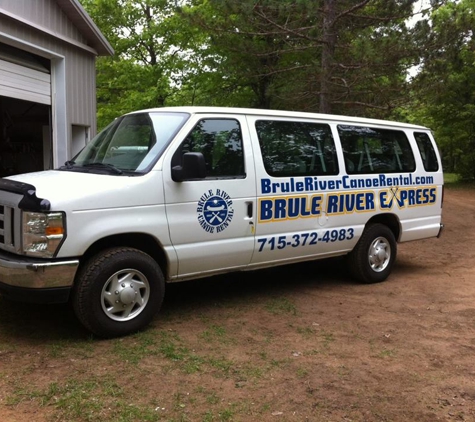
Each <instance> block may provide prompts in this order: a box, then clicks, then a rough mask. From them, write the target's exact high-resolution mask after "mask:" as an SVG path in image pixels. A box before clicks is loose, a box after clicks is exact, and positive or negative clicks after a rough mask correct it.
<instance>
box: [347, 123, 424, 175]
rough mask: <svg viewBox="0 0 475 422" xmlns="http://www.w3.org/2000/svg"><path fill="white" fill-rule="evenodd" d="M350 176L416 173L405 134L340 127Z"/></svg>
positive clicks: (374, 129)
mask: <svg viewBox="0 0 475 422" xmlns="http://www.w3.org/2000/svg"><path fill="white" fill-rule="evenodd" d="M338 134H339V135H340V139H341V145H342V148H343V156H344V158H345V168H346V172H347V174H377V173H405V172H413V171H414V170H415V168H416V165H415V161H414V155H413V153H412V149H411V146H410V144H409V140H408V139H407V136H406V134H405V133H404V132H403V131H399V130H391V129H379V128H370V127H362V126H345V125H339V126H338Z"/></svg>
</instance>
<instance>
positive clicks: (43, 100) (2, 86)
mask: <svg viewBox="0 0 475 422" xmlns="http://www.w3.org/2000/svg"><path fill="white" fill-rule="evenodd" d="M47 65H48V63H47V61H46V60H45V59H41V58H38V57H37V56H34V55H32V54H29V53H27V52H24V51H21V50H19V49H16V48H13V47H10V46H7V45H5V44H1V43H0V96H3V97H9V98H17V99H19V100H24V101H30V102H32V103H38V104H47V105H51V75H50V70H49V68H48V67H47Z"/></svg>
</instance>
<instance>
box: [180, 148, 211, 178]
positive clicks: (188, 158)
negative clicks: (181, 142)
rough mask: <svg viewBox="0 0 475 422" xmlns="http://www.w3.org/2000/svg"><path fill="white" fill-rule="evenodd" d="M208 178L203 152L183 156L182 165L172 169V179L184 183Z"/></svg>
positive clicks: (188, 153)
mask: <svg viewBox="0 0 475 422" xmlns="http://www.w3.org/2000/svg"><path fill="white" fill-rule="evenodd" d="M205 177H206V163H205V158H204V156H203V154H202V153H201V152H187V153H185V154H183V157H182V165H181V166H175V167H173V168H172V179H173V180H174V181H175V182H183V181H184V180H191V179H204V178H205Z"/></svg>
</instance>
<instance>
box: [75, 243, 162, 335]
mask: <svg viewBox="0 0 475 422" xmlns="http://www.w3.org/2000/svg"><path fill="white" fill-rule="evenodd" d="M164 292H165V281H164V277H163V273H162V271H161V269H160V267H159V266H158V264H157V263H156V262H155V260H154V259H153V258H152V257H150V256H149V255H147V254H145V253H144V252H142V251H139V250H137V249H132V248H113V249H108V250H105V251H103V252H101V253H99V254H98V255H96V256H94V257H92V258H91V259H90V260H89V261H88V262H86V263H85V265H84V266H83V267H82V268H81V270H80V272H79V273H78V276H77V278H76V282H75V287H74V292H73V307H74V310H75V313H76V316H77V317H78V319H79V321H80V322H81V323H82V324H83V325H84V326H85V327H86V328H87V329H89V330H90V331H91V332H92V333H94V334H96V335H97V336H99V337H104V338H111V337H119V336H124V335H127V334H130V333H133V332H136V331H139V330H140V329H142V328H144V327H145V326H146V325H148V324H149V322H150V321H151V320H152V318H153V317H154V315H155V313H156V312H158V310H159V309H160V307H161V304H162V302H163V297H164Z"/></svg>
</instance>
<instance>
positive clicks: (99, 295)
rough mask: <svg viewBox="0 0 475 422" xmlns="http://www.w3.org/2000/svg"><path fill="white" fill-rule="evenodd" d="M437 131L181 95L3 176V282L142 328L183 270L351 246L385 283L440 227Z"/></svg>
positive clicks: (352, 255)
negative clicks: (405, 249)
mask: <svg viewBox="0 0 475 422" xmlns="http://www.w3.org/2000/svg"><path fill="white" fill-rule="evenodd" d="M442 196H443V174H442V165H441V161H440V156H439V153H438V150H437V147H436V144H435V142H434V139H433V137H432V134H431V131H430V130H429V129H427V128H425V127H421V126H414V125H409V124H404V123H396V122H391V121H380V120H369V119H361V118H355V117H343V116H334V115H321V114H309V113H297V112H285V111H270V110H252V109H235V108H201V107H179V108H158V109H151V110H143V111H137V112H134V113H130V114H127V115H125V116H122V117H120V118H118V119H116V120H115V121H114V122H113V123H111V124H110V125H109V126H108V127H106V128H105V129H104V130H103V131H102V132H100V133H99V134H98V135H97V136H96V137H95V138H94V139H93V140H92V141H91V142H90V143H89V144H88V145H86V147H85V148H84V149H83V150H82V151H81V152H80V153H79V154H78V155H77V156H76V157H74V158H73V159H72V160H71V161H68V162H67V163H65V165H64V166H63V167H61V168H58V169H56V170H50V171H44V172H37V173H29V174H22V175H18V176H12V177H8V178H5V179H1V180H0V291H1V292H2V294H3V295H4V297H7V298H11V299H16V300H22V301H35V302H48V303H52V302H66V301H68V300H71V302H72V305H73V306H74V309H75V312H76V314H77V316H78V318H79V320H80V321H81V322H82V324H84V325H85V326H86V327H87V328H88V329H89V330H90V331H92V332H93V333H95V334H96V335H98V336H102V337H114V336H120V335H125V334H128V333H131V332H135V331H136V330H139V329H141V328H143V327H144V326H146V325H147V324H148V323H149V322H150V321H151V319H152V318H153V316H154V314H155V313H156V312H157V311H158V310H159V308H160V306H161V304H162V300H163V298H164V293H165V284H166V283H169V282H175V281H181V280H188V279H195V278H199V277H205V276H211V275H214V274H221V273H226V272H230V271H238V270H254V269H258V268H264V267H269V266H273V265H282V264H288V263H295V262H300V261H307V260H315V259H320V258H327V257H334V256H338V255H347V258H348V263H349V265H348V268H349V270H350V273H351V274H352V275H353V276H354V277H355V278H356V279H357V280H360V281H361V282H364V283H374V282H380V281H383V280H385V279H386V278H387V277H388V275H389V274H390V272H391V269H392V267H393V264H394V261H395V259H396V249H397V242H406V241H411V240H417V239H424V238H430V237H437V236H439V235H440V233H441V229H442V224H441V213H442V210H441V209H442V199H443V198H442Z"/></svg>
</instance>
